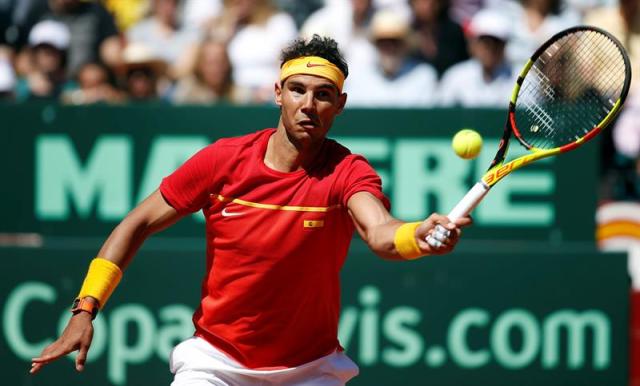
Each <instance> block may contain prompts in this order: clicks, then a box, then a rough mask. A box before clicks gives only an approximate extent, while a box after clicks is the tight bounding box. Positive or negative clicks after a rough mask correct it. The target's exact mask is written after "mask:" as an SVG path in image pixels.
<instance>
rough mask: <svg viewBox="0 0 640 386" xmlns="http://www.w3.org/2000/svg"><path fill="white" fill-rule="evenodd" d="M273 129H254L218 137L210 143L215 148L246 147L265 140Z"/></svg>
mask: <svg viewBox="0 0 640 386" xmlns="http://www.w3.org/2000/svg"><path fill="white" fill-rule="evenodd" d="M274 131H275V129H264V130H260V131H256V132H254V133H249V134H244V135H239V136H235V137H225V138H220V139H218V140H217V141H215V142H214V143H213V144H212V145H213V146H214V147H217V148H227V149H232V148H236V149H242V148H246V147H252V146H253V145H255V144H256V143H258V142H260V141H261V140H265V138H268V137H269V136H271V134H273V132H274Z"/></svg>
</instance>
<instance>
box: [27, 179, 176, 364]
mask: <svg viewBox="0 0 640 386" xmlns="http://www.w3.org/2000/svg"><path fill="white" fill-rule="evenodd" d="M183 215H184V213H178V211H176V210H175V209H174V208H173V207H172V206H170V205H169V204H168V203H167V202H166V201H165V199H164V198H163V197H162V194H161V193H160V191H159V190H156V191H155V192H153V193H152V194H151V195H150V196H149V197H147V198H146V199H145V200H144V201H143V202H142V203H140V204H139V205H138V206H137V207H136V208H134V209H133V210H132V211H131V212H130V213H129V214H128V215H127V216H126V217H125V218H124V220H122V222H120V224H118V226H117V227H116V228H115V229H114V230H113V232H112V233H111V235H110V236H109V238H108V239H107V240H106V241H105V243H104V244H103V245H102V248H101V249H100V252H99V253H98V256H99V257H100V259H104V260H106V261H107V262H106V264H109V265H111V266H113V267H114V269H116V270H118V269H119V270H120V271H123V270H124V269H125V268H126V267H127V265H128V264H129V263H130V262H131V260H132V259H133V256H134V255H135V253H136V251H137V250H138V248H140V246H141V245H142V243H143V242H144V241H145V240H146V239H147V238H148V237H149V236H150V235H152V234H153V233H155V232H158V231H160V230H162V229H165V228H167V227H168V226H170V225H171V224H174V223H175V222H176V221H178V220H179V219H180V218H181V217H182V216H183ZM87 301H91V302H97V300H96V299H93V298H91V297H88V298H87ZM105 302H106V300H105ZM103 305H104V304H100V307H102V306H103ZM92 338H93V324H92V315H91V314H90V313H88V312H78V313H76V314H75V315H74V316H72V317H71V319H70V320H69V323H68V324H67V327H66V328H65V329H64V331H63V333H62V335H61V336H60V337H59V338H58V339H57V340H56V341H55V342H53V343H52V344H50V345H49V346H47V347H46V348H45V349H44V350H43V351H42V353H41V354H40V356H39V357H37V358H33V359H32V364H31V366H32V367H31V371H30V372H31V373H32V374H34V373H36V372H38V371H40V370H41V369H42V367H43V366H44V365H46V364H48V363H50V362H52V361H54V360H56V359H58V358H60V357H62V356H65V355H67V354H68V353H70V352H73V351H76V350H77V351H78V356H77V358H76V370H78V371H82V370H83V368H84V363H85V361H86V358H87V352H88V351H89V346H90V345H91V340H92Z"/></svg>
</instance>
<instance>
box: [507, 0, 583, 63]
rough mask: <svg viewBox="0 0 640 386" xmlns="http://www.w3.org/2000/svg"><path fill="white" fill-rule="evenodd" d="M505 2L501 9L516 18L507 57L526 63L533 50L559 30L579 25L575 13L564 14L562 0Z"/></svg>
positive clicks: (514, 61) (513, 61)
mask: <svg viewBox="0 0 640 386" xmlns="http://www.w3.org/2000/svg"><path fill="white" fill-rule="evenodd" d="M520 1H521V2H520V3H516V2H512V1H509V2H505V3H504V7H501V11H502V12H504V16H505V17H506V18H508V19H509V20H512V34H511V39H510V40H509V43H508V44H507V59H508V60H509V61H510V62H511V63H512V64H514V65H515V66H516V67H520V66H522V65H523V64H524V63H525V62H526V61H527V60H529V58H530V57H531V55H532V54H533V52H534V51H535V50H536V49H537V48H538V47H539V46H540V45H541V44H542V43H544V42H545V41H547V40H548V39H549V38H550V37H551V36H553V35H554V34H555V33H557V32H560V31H562V30H563V29H565V28H568V27H571V26H572V25H575V24H576V23H577V22H578V21H579V20H578V19H576V18H575V17H574V16H575V14H573V15H572V14H571V13H566V14H560V1H559V0H520Z"/></svg>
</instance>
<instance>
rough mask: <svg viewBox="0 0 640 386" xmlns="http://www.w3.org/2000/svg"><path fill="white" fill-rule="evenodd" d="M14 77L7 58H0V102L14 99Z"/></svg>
mask: <svg viewBox="0 0 640 386" xmlns="http://www.w3.org/2000/svg"><path fill="white" fill-rule="evenodd" d="M15 85H16V75H15V73H14V72H13V67H12V66H11V61H10V60H9V58H8V57H0V101H7V100H13V99H14V92H13V88H14V87H15Z"/></svg>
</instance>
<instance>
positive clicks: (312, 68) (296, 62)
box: [280, 56, 344, 92]
mask: <svg viewBox="0 0 640 386" xmlns="http://www.w3.org/2000/svg"><path fill="white" fill-rule="evenodd" d="M298 74H303V75H315V76H320V77H323V78H326V79H329V80H330V81H331V82H332V83H333V84H335V85H336V87H338V91H340V92H342V85H343V84H344V74H343V73H342V71H340V69H339V68H338V67H337V66H336V65H335V64H333V63H331V62H330V61H328V60H327V59H325V58H321V57H319V56H303V57H300V58H296V59H291V60H288V61H287V62H285V63H284V64H283V65H282V68H281V69H280V81H281V82H282V81H284V80H285V79H287V78H288V77H290V76H291V75H298Z"/></svg>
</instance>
